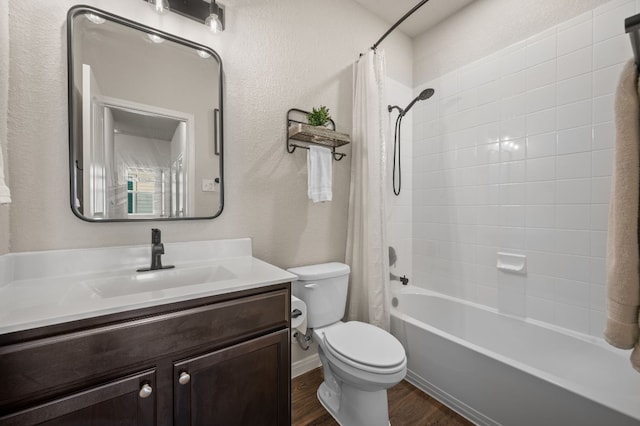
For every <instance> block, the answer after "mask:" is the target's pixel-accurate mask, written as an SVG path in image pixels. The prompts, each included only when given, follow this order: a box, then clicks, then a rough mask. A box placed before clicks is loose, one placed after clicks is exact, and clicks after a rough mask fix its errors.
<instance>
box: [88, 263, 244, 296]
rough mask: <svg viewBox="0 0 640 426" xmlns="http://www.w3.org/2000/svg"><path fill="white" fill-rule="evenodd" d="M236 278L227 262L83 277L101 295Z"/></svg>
mask: <svg viewBox="0 0 640 426" xmlns="http://www.w3.org/2000/svg"><path fill="white" fill-rule="evenodd" d="M233 278H236V276H235V275H234V274H233V273H232V272H231V271H229V270H228V269H226V268H225V267H223V266H199V267H191V268H189V267H177V268H175V269H159V270H156V271H147V272H133V273H130V274H120V275H115V276H110V277H105V278H95V279H90V280H85V281H83V284H85V285H87V286H88V287H90V288H91V289H92V290H93V291H95V292H96V293H97V294H98V295H99V296H100V297H103V298H109V297H118V296H126V295H129V294H136V293H144V292H148V291H151V292H153V291H157V290H165V289H169V288H177V287H185V286H190V285H197V284H205V283H214V282H217V281H224V280H230V279H233Z"/></svg>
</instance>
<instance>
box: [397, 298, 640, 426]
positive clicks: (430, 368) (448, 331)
mask: <svg viewBox="0 0 640 426" xmlns="http://www.w3.org/2000/svg"><path fill="white" fill-rule="evenodd" d="M393 302H394V303H393V305H396V306H395V307H393V308H392V311H391V331H392V333H393V334H394V335H395V336H396V337H397V338H398V339H399V340H400V341H401V342H402V344H403V345H404V346H405V348H406V350H407V357H408V373H407V379H408V380H409V381H410V382H412V383H413V384H415V385H416V386H418V387H420V388H422V389H423V390H424V391H425V392H427V393H429V394H430V395H432V396H434V397H435V398H437V399H439V400H440V401H442V402H443V403H445V404H446V405H448V406H450V407H451V408H453V409H454V410H455V411H457V412H459V413H460V414H462V415H463V416H465V417H467V418H468V419H469V420H471V421H473V422H474V423H477V424H481V425H517V426H524V425H536V426H538V425H563V426H564V425H581V426H582V425H597V426H614V425H615V426H618V425H640V374H638V373H637V372H636V371H635V370H633V368H632V367H631V366H630V364H629V359H628V356H629V353H628V352H623V351H618V350H615V349H613V348H609V347H608V346H607V345H606V344H605V343H604V341H602V340H600V339H596V338H593V337H589V336H585V335H581V334H577V333H572V332H570V331H568V330H564V329H560V328H553V327H550V326H548V325H546V324H543V323H539V322H536V321H531V320H523V319H520V318H514V317H510V316H507V315H503V314H500V313H498V312H497V311H495V310H492V309H489V308H486V307H483V306H480V305H476V304H473V303H469V302H465V301H462V300H459V299H455V298H451V297H448V296H444V295H441V294H438V293H433V292H429V291H426V290H422V289H419V288H416V287H411V286H409V287H406V288H403V289H402V290H401V291H400V292H399V293H396V294H394V300H393Z"/></svg>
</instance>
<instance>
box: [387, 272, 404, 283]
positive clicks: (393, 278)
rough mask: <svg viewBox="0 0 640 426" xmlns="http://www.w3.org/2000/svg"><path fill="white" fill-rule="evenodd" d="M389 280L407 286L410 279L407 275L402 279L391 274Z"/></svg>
mask: <svg viewBox="0 0 640 426" xmlns="http://www.w3.org/2000/svg"><path fill="white" fill-rule="evenodd" d="M389 279H390V280H391V281H400V282H401V283H402V285H407V284H409V278H407V276H406V275H403V276H401V277H399V276H397V275H394V274H391V273H390V274H389Z"/></svg>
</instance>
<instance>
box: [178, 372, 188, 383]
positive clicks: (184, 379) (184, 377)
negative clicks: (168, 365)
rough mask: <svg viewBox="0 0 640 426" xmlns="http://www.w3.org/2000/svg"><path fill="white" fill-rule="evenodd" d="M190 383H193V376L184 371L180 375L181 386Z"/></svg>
mask: <svg viewBox="0 0 640 426" xmlns="http://www.w3.org/2000/svg"><path fill="white" fill-rule="evenodd" d="M190 381H191V376H190V375H189V373H187V372H186V371H183V372H182V373H180V377H179V378H178V382H180V384H181V385H186V384H187V383H189V382H190Z"/></svg>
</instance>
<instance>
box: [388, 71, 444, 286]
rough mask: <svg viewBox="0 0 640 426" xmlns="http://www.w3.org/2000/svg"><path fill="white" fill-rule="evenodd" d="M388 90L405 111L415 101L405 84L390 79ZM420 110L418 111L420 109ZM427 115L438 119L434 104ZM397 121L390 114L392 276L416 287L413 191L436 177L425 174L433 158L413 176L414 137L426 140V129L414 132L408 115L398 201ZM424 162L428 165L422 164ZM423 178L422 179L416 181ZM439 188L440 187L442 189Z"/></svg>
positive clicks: (392, 101) (390, 244)
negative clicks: (395, 186) (394, 182)
mask: <svg viewBox="0 0 640 426" xmlns="http://www.w3.org/2000/svg"><path fill="white" fill-rule="evenodd" d="M385 89H386V94H387V101H388V102H389V104H391V105H399V106H400V107H401V108H404V107H405V106H406V105H407V104H408V103H409V102H410V101H411V93H412V91H411V88H410V87H407V86H404V85H403V84H401V83H398V82H396V81H394V80H392V79H389V78H388V79H387V80H386V81H385ZM416 110H417V108H416ZM423 113H428V114H429V115H435V109H434V104H431V105H429V109H428V110H423ZM396 117H397V111H395V110H394V112H392V113H390V114H389V120H390V132H389V136H388V138H387V158H388V159H389V161H388V165H387V188H388V191H387V201H388V202H387V215H388V222H387V223H388V226H387V242H388V244H389V246H392V247H394V248H395V250H396V254H397V256H398V260H397V263H396V265H395V266H394V267H392V268H391V269H390V272H391V273H393V274H394V275H397V276H402V275H406V276H407V277H409V279H410V280H411V283H412V284H413V282H414V281H413V279H412V278H413V277H412V272H411V271H412V267H411V264H412V261H413V258H412V255H411V252H412V238H413V236H412V215H413V211H412V207H411V200H412V195H413V191H412V188H413V187H414V182H415V188H419V189H423V188H425V187H426V186H425V184H423V182H431V181H432V179H433V178H434V177H433V176H427V175H428V173H427V172H425V170H428V169H429V168H430V167H427V166H426V163H427V162H429V161H430V162H431V163H433V162H434V161H435V160H434V158H433V157H432V158H430V159H429V160H427V159H426V157H424V156H422V158H424V160H418V161H417V162H418V163H420V164H419V168H418V170H421V171H420V172H418V173H416V174H415V175H414V174H413V173H412V169H413V162H412V156H413V153H412V152H413V147H412V143H411V140H412V139H413V133H414V132H415V133H416V135H420V136H422V137H424V127H425V126H424V125H423V126H420V128H419V129H418V128H414V127H413V125H412V117H411V115H410V114H409V115H407V116H406V117H405V118H404V119H403V121H402V132H401V136H402V149H401V155H402V190H401V192H400V196H399V197H396V196H395V195H394V193H393V190H392V178H393V176H392V172H393V163H392V161H393V128H394V124H395V119H396ZM422 161H424V164H423V163H422ZM416 176H419V179H418V178H416ZM438 187H439V186H438ZM394 285H399V283H398V282H397V281H394Z"/></svg>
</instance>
